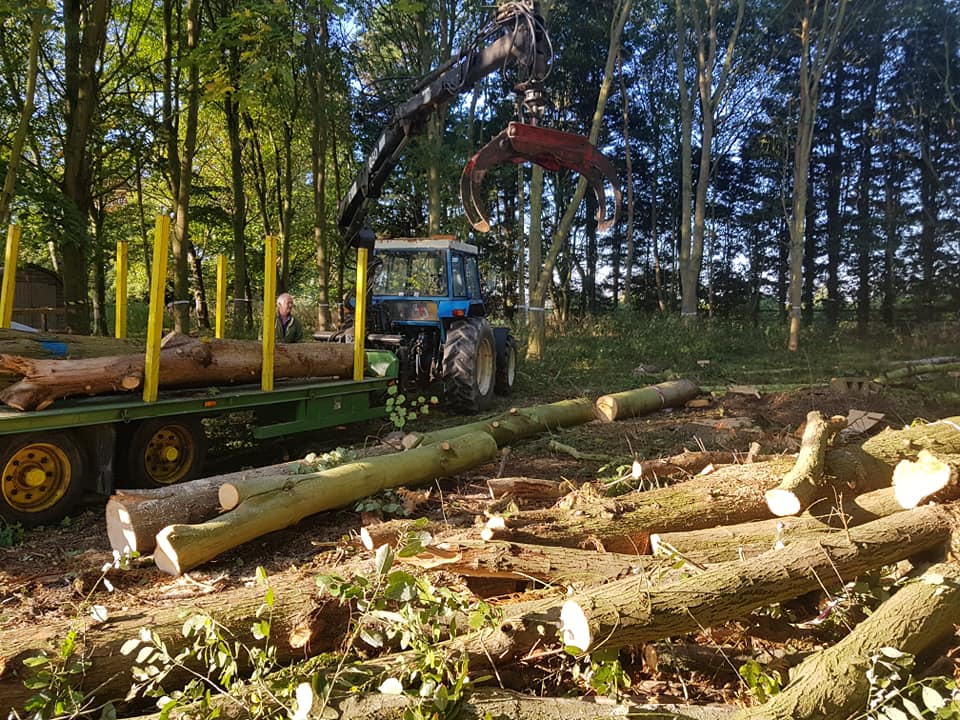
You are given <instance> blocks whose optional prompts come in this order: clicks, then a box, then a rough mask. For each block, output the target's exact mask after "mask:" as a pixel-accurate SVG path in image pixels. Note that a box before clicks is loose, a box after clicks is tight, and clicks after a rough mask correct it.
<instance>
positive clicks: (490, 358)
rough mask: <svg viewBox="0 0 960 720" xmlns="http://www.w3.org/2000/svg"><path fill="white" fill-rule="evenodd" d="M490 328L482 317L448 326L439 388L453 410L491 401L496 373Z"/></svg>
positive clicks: (483, 405) (468, 409)
mask: <svg viewBox="0 0 960 720" xmlns="http://www.w3.org/2000/svg"><path fill="white" fill-rule="evenodd" d="M495 364H496V349H495V343H494V340H493V329H492V328H491V327H490V323H489V322H487V320H486V319H485V318H468V319H466V320H462V321H460V322H457V323H454V324H453V325H451V326H450V331H449V332H448V333H447V341H446V343H445V344H444V346H443V392H444V396H445V400H446V402H447V404H448V405H449V406H450V407H451V408H453V409H454V410H460V411H462V412H468V413H475V412H480V411H481V410H486V409H487V408H489V407H490V405H491V404H492V403H493V386H494V382H495V375H496V367H495Z"/></svg>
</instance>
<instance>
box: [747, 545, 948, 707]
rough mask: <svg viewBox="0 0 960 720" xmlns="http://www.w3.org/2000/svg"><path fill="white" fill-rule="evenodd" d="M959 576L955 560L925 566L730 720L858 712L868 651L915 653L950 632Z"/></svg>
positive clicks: (866, 686) (865, 690) (864, 695)
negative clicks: (783, 683)
mask: <svg viewBox="0 0 960 720" xmlns="http://www.w3.org/2000/svg"><path fill="white" fill-rule="evenodd" d="M958 581H960V566H958V565H957V564H956V563H942V564H939V565H934V566H933V567H931V568H929V569H928V570H927V571H926V572H925V573H923V575H922V576H921V577H920V578H919V579H917V580H915V581H913V582H910V583H907V584H906V585H904V586H903V587H902V588H900V590H898V591H897V593H896V594H894V595H893V597H891V598H890V599H889V600H887V601H886V602H884V603H883V604H882V605H881V606H880V607H879V608H878V609H876V610H874V611H873V612H872V613H871V614H870V616H869V617H867V619H866V620H864V621H863V622H861V623H860V624H859V625H858V626H857V627H856V628H854V630H853V632H851V633H850V634H849V635H847V636H846V637H845V638H844V639H842V640H840V641H839V642H838V643H837V644H836V645H833V646H832V647H830V648H827V649H826V650H823V651H821V652H818V653H815V654H813V655H811V656H810V657H808V658H807V659H806V660H804V661H803V662H802V663H801V664H800V665H799V666H798V667H797V668H795V670H794V671H793V672H792V673H791V677H793V678H795V679H794V680H793V681H792V682H791V683H790V684H789V685H788V686H787V687H786V688H784V690H783V691H782V692H781V693H780V694H778V695H774V696H773V697H772V698H771V699H770V700H768V701H767V702H766V703H764V704H763V705H760V706H758V707H755V708H749V709H746V710H742V711H740V712H738V713H737V714H736V715H735V716H734V718H735V720H761V719H762V720H843V719H844V718H848V717H853V716H855V715H858V713H861V712H863V710H864V708H866V707H867V701H868V695H869V692H870V681H869V679H868V676H867V670H869V669H870V664H869V658H870V657H871V656H872V655H876V654H878V653H881V651H882V649H883V648H895V649H896V650H899V651H900V652H903V653H910V654H911V655H918V654H920V653H921V652H923V651H924V650H927V649H928V648H933V647H936V646H937V644H938V643H940V642H942V641H944V640H947V639H949V638H950V637H951V636H952V635H953V633H954V631H955V626H956V622H957V618H958V617H960V582H958ZM901 714H902V715H903V717H906V714H904V713H901Z"/></svg>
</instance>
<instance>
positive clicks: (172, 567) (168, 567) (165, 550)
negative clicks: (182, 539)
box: [153, 525, 183, 577]
mask: <svg viewBox="0 0 960 720" xmlns="http://www.w3.org/2000/svg"><path fill="white" fill-rule="evenodd" d="M176 530H177V526H176V525H168V526H167V527H165V528H164V529H163V530H161V531H160V532H158V533H157V547H156V549H155V550H154V551H153V564H154V565H156V566H157V569H158V570H160V572H164V573H166V574H167V575H173V577H180V576H181V575H182V574H183V570H182V568H181V567H180V559H179V558H178V557H177V551H176V550H174V548H173V545H172V544H171V542H170V536H171V535H173V534H174V533H175V532H176Z"/></svg>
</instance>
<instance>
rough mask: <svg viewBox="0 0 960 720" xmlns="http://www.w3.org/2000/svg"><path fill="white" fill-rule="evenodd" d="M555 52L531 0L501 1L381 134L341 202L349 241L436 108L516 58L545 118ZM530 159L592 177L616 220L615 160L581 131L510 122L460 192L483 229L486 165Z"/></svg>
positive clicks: (529, 106) (526, 90)
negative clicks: (610, 197)
mask: <svg viewBox="0 0 960 720" xmlns="http://www.w3.org/2000/svg"><path fill="white" fill-rule="evenodd" d="M551 56H552V47H551V45H550V39H549V36H548V35H547V32H546V29H545V27H544V25H543V20H542V18H540V16H539V15H538V14H537V13H536V11H535V10H534V7H533V3H532V2H531V0H520V1H517V2H507V3H504V4H502V5H500V7H499V8H498V11H497V14H496V16H495V18H494V19H493V20H492V22H491V23H490V24H489V25H488V26H487V28H486V29H485V30H484V31H483V32H481V33H480V35H479V36H478V37H477V39H476V40H475V41H474V43H473V45H472V46H471V47H470V48H468V49H466V50H461V51H459V52H457V53H455V54H454V56H453V57H452V58H451V59H450V60H449V61H448V62H446V63H445V64H444V65H443V66H441V67H440V68H438V69H437V70H435V71H434V72H433V73H431V75H429V76H428V77H426V78H424V79H423V80H422V81H421V82H420V85H419V86H418V88H417V89H416V91H415V93H414V95H413V96H411V97H410V98H409V99H408V100H406V101H405V102H404V103H403V104H402V105H400V107H398V108H397V110H396V111H395V112H394V114H393V117H392V118H391V119H390V121H389V123H388V124H387V126H386V127H385V128H384V129H383V131H382V132H381V133H380V137H379V138H378V139H377V143H376V145H375V146H374V148H373V150H372V151H371V153H370V155H369V156H368V158H367V160H366V162H365V163H364V164H363V166H362V167H361V168H360V170H359V172H358V173H357V175H356V177H355V178H354V181H353V183H352V184H351V186H350V188H349V189H348V190H347V192H346V194H345V195H344V197H343V200H342V201H341V203H340V210H339V215H338V218H337V224H338V226H339V228H340V232H341V234H342V235H343V237H344V238H345V239H346V240H347V242H348V243H351V244H352V243H353V242H354V241H355V239H356V238H357V236H358V235H359V233H360V231H361V230H362V229H363V226H364V222H365V220H366V215H367V212H368V211H369V204H370V201H371V200H375V199H376V198H378V197H379V196H380V191H381V190H382V189H383V186H384V184H385V183H386V181H387V179H388V178H389V176H390V174H391V173H392V172H393V169H394V167H395V166H396V164H397V162H398V161H399V159H400V156H401V154H402V153H403V150H404V148H405V147H406V145H407V143H408V142H409V141H410V139H411V138H412V137H414V136H415V135H418V134H419V133H420V132H421V131H422V129H423V126H424V121H425V120H426V118H427V117H428V116H429V114H430V112H432V111H433V110H434V109H435V108H437V107H438V106H440V105H441V104H443V103H445V102H447V101H448V100H450V99H452V98H454V97H456V96H458V95H460V94H462V93H464V92H467V91H468V90H470V89H471V88H472V87H473V86H474V85H475V84H476V83H477V81H478V80H481V79H482V78H484V77H486V76H487V75H489V74H490V73H492V72H494V71H495V70H498V69H501V68H502V67H504V66H505V65H507V63H508V62H510V61H512V62H514V63H516V65H517V67H518V75H519V78H520V83H519V84H518V85H517V87H516V90H517V91H518V92H521V93H522V94H523V99H522V104H523V108H524V110H525V112H526V113H527V114H529V115H530V116H531V117H533V118H539V117H540V116H542V114H543V111H544V109H545V108H546V106H547V105H548V100H547V97H546V94H545V93H544V90H543V81H544V80H545V79H546V77H547V75H548V74H549V70H550V62H551V60H552V57H551ZM517 128H519V129H517ZM524 129H527V131H526V132H524ZM537 131H540V132H537ZM506 133H509V135H506ZM517 138H520V139H519V140H518V139H517ZM527 161H530V162H534V163H537V164H540V165H543V166H544V167H545V168H547V169H549V170H559V169H569V170H574V171H576V172H580V173H583V174H584V175H586V176H587V178H588V180H589V181H590V184H591V187H593V189H594V192H595V193H596V194H597V198H598V201H599V202H598V207H599V208H600V209H599V211H598V221H600V226H601V228H603V227H609V225H611V224H612V223H613V218H612V217H611V218H606V219H605V218H604V213H605V194H604V187H603V182H604V179H606V180H607V181H608V182H609V183H610V184H611V186H612V187H613V192H614V216H615V214H616V208H618V207H619V201H620V190H619V183H618V180H617V174H616V171H615V169H614V168H613V166H612V164H611V163H610V161H609V160H607V159H606V158H605V157H604V156H603V155H602V154H601V153H600V152H599V151H597V150H596V149H595V148H594V147H593V146H592V145H591V144H590V143H589V141H588V140H587V139H586V138H584V137H582V136H579V135H572V134H569V133H564V132H560V131H558V130H547V129H545V128H542V129H541V128H539V127H537V126H535V125H525V124H523V123H510V128H508V130H505V131H504V132H503V133H501V134H500V135H498V136H497V137H496V138H494V140H493V141H492V142H491V143H490V144H489V145H487V146H486V147H485V148H484V149H483V150H481V151H480V152H479V153H477V155H475V156H474V158H472V159H471V161H470V162H469V163H468V165H467V167H466V168H465V169H464V176H463V180H462V181H461V196H462V199H463V202H464V207H465V210H466V214H467V218H468V219H469V220H470V222H471V224H472V225H473V226H474V227H475V228H476V229H477V230H479V231H481V232H486V231H487V230H489V223H488V222H487V221H486V219H485V217H484V215H483V211H482V209H481V206H480V202H479V200H478V195H479V193H480V189H481V182H482V180H483V175H484V174H485V173H486V171H487V169H489V168H490V167H491V166H493V165H499V164H506V163H519V162H527Z"/></svg>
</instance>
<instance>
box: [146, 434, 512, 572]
mask: <svg viewBox="0 0 960 720" xmlns="http://www.w3.org/2000/svg"><path fill="white" fill-rule="evenodd" d="M496 453H497V446H496V443H495V442H494V441H493V439H492V438H491V437H490V436H489V435H487V434H485V433H473V434H470V435H465V436H463V437H462V438H457V439H455V440H451V441H450V442H449V443H441V444H440V445H435V446H429V447H425V448H420V449H417V450H410V451H408V452H405V453H400V454H395V455H387V456H383V457H379V458H369V459H367V460H363V461H360V462H355V463H350V464H348V465H341V466H339V467H336V468H331V469H330V470H325V471H322V472H318V473H313V474H311V475H303V476H298V477H297V479H296V480H294V479H293V478H287V480H286V483H285V485H284V486H283V487H281V488H279V489H278V488H277V487H276V482H273V483H270V482H266V481H265V480H264V479H257V480H252V479H250V478H247V479H246V480H245V481H244V482H243V484H242V485H241V484H240V483H235V484H231V485H230V486H226V488H229V489H225V487H221V491H220V498H221V504H224V503H223V500H224V496H225V494H227V495H229V496H230V500H231V503H229V504H232V501H236V503H237V504H236V505H232V506H233V508H234V509H233V510H231V511H230V512H227V513H225V514H223V515H221V516H220V517H218V518H217V519H216V520H213V521H210V522H206V523H203V524H202V525H171V526H168V527H166V528H164V529H163V530H162V531H161V532H160V533H159V534H158V535H157V550H156V551H155V552H154V557H153V559H154V562H155V563H156V564H157V567H158V568H160V569H161V570H162V571H163V572H166V573H169V574H171V575H180V574H181V573H183V572H186V571H188V570H190V569H191V568H194V567H197V566H198V565H201V564H203V563H204V562H206V561H208V560H211V559H213V558H215V557H216V556H217V555H219V554H220V553H222V552H225V551H226V550H229V549H231V548H234V547H237V546H239V545H242V544H243V543H245V542H248V541H250V540H253V539H254V538H258V537H260V536H262V535H266V534H267V533H269V532H273V531H274V530H281V529H283V528H285V527H289V526H290V525H293V524H295V523H297V522H298V521H300V520H302V519H303V518H305V517H308V516H309V515H314V514H316V513H318V512H322V511H324V510H331V509H333V508H338V507H343V506H344V505H348V504H350V503H351V502H354V501H356V500H360V499H362V498H365V497H367V496H369V495H373V494H375V493H376V492H378V491H380V490H383V489H385V488H390V487H398V486H400V485H417V484H422V483H427V482H432V481H434V480H435V479H437V478H440V477H447V476H450V475H455V474H457V473H458V472H462V471H463V470H466V469H468V468H472V467H475V466H476V465H480V464H482V463H483V462H485V461H489V460H491V459H493V457H494V456H495V455H496Z"/></svg>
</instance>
